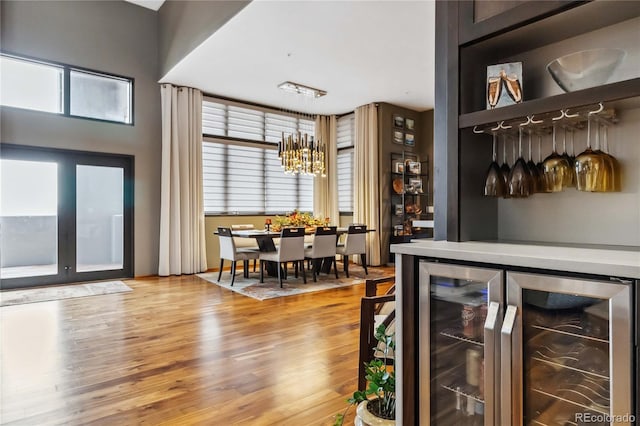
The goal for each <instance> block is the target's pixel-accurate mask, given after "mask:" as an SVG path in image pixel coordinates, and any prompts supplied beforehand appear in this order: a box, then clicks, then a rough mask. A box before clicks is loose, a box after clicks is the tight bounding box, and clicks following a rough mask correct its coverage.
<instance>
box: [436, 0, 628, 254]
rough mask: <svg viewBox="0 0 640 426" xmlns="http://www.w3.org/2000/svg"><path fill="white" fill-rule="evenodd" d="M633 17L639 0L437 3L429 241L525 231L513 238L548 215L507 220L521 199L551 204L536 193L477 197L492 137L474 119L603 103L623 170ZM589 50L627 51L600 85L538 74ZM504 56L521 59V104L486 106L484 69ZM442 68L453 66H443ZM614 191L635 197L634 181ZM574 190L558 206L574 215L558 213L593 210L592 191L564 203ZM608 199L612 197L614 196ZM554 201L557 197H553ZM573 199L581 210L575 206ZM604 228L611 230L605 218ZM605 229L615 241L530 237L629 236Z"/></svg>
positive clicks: (483, 121) (485, 121)
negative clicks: (563, 82)
mask: <svg viewBox="0 0 640 426" xmlns="http://www.w3.org/2000/svg"><path fill="white" fill-rule="evenodd" d="M639 18H640V2H629V1H603V0H594V1H588V2H585V1H548V2H544V3H540V2H534V1H525V2H500V1H468V2H444V3H442V4H438V5H437V7H436V21H437V22H442V23H446V25H444V24H443V25H439V26H437V34H438V36H437V37H438V38H439V39H440V40H442V42H441V43H438V45H437V46H436V57H437V58H439V60H438V61H437V64H436V75H437V78H438V80H439V81H440V82H441V84H439V85H438V87H437V88H436V108H435V132H434V136H435V138H434V140H435V144H436V145H435V158H434V163H435V164H441V165H443V166H442V169H441V172H440V173H439V174H438V175H436V176H437V177H438V179H436V180H434V185H435V188H434V205H435V206H436V211H435V215H434V217H435V223H436V229H435V230H434V238H435V239H446V240H450V241H466V240H497V239H501V238H506V239H510V240H529V239H531V238H532V237H531V235H530V234H527V233H526V232H522V233H521V234H522V235H520V234H518V232H517V229H520V230H524V229H525V228H527V229H529V230H531V233H533V232H534V231H533V230H534V229H536V227H538V228H539V229H544V227H545V224H544V222H549V221H550V220H551V219H550V218H549V217H544V215H540V214H538V215H537V216H536V217H535V219H536V220H537V222H534V223H532V222H531V221H529V222H527V225H526V226H525V225H523V224H521V223H518V220H517V217H515V216H516V215H517V214H518V213H515V212H516V211H518V209H520V208H521V205H522V204H523V203H529V205H535V206H538V208H537V210H538V211H545V212H550V211H552V210H553V209H552V208H550V207H551V206H547V205H546V204H545V203H551V202H550V201H548V200H549V198H548V197H547V198H545V197H544V196H538V195H536V196H535V197H533V200H534V201H529V200H525V201H521V202H520V203H519V204H517V203H516V202H515V201H511V200H497V199H491V198H489V197H483V194H482V182H483V181H484V179H485V176H486V172H487V168H488V166H489V164H490V163H491V153H492V150H491V146H492V144H491V137H490V136H489V135H486V134H476V133H474V132H473V131H472V129H473V128H474V127H476V126H477V127H478V128H482V127H484V128H486V127H488V126H495V125H496V124H497V123H500V122H508V121H509V120H517V119H520V118H527V117H531V116H536V115H543V114H548V113H552V112H559V111H561V110H563V111H564V110H567V109H572V108H573V109H576V108H581V107H586V106H589V105H597V104H599V103H602V104H604V108H605V109H613V110H615V111H616V115H620V116H622V117H623V119H622V120H620V122H619V124H618V125H617V128H618V130H616V132H617V138H616V140H615V142H614V143H615V144H618V145H617V146H618V147H619V148H618V151H617V153H616V154H617V155H627V156H629V155H630V157H627V158H624V157H620V158H618V160H619V161H620V163H621V164H622V167H623V168H625V167H627V164H635V162H637V161H638V159H637V158H635V157H636V155H637V149H635V148H620V147H621V146H622V145H623V144H627V145H628V144H629V135H628V133H631V134H633V133H635V131H634V130H625V127H627V126H628V128H632V127H633V126H634V124H633V123H631V124H630V122H629V121H625V119H624V118H627V117H625V115H626V116H629V115H631V116H632V117H636V116H637V113H636V112H635V111H636V110H637V109H638V108H640V72H639V71H638V68H637V67H635V68H634V67H633V65H631V64H632V63H633V61H637V60H638V57H639V56H640V46H638V45H637V43H635V42H634V41H633V40H634V37H635V39H637V25H635V22H636V21H637V20H638V19H639ZM613 40H616V42H613ZM619 41H620V42H619ZM620 43H622V44H623V46H621V45H620ZM598 47H623V48H624V49H625V50H626V52H627V55H626V57H625V59H624V60H623V63H622V64H621V67H620V68H621V70H620V72H619V73H618V74H616V75H615V78H612V79H610V82H608V83H606V84H603V85H600V86H596V87H591V88H587V89H584V90H578V91H574V92H567V93H563V92H562V91H561V89H560V88H559V87H558V86H557V85H556V84H555V83H554V82H553V80H552V78H551V76H550V75H549V73H548V72H547V70H546V64H548V63H549V62H550V61H552V60H554V59H556V58H558V57H560V56H562V55H564V54H567V53H571V52H575V51H579V50H586V49H591V48H598ZM509 62H521V63H522V83H523V85H522V88H523V98H524V101H523V102H521V103H518V104H515V105H510V106H505V107H501V108H495V109H487V106H486V103H487V101H486V84H487V83H486V78H487V77H486V75H487V67H488V66H490V65H494V64H500V63H509ZM451 70H459V72H457V73H452V72H451ZM627 112H630V113H629V114H626V113H627ZM634 120H635V118H634ZM585 135H586V130H584V131H583V132H582V135H580V137H578V138H576V140H577V141H578V148H577V152H576V155H577V154H578V153H579V152H581V151H582V150H584V147H585V142H586V136H585ZM545 143H546V144H547V146H546V147H545V146H544V145H545ZM550 146H551V140H550V138H549V139H548V141H547V142H545V141H543V148H544V149H543V153H542V158H545V157H546V156H547V155H549V154H550V153H551V149H550ZM510 147H511V145H509V148H510ZM513 150H515V148H511V149H509V163H511V162H512V159H511V153H512V151H513ZM499 152H501V151H499ZM616 154H614V155H616ZM501 161H502V158H501ZM629 170H631V169H629ZM626 176H627V179H628V182H634V181H635V179H636V175H635V174H629V173H627V174H626ZM623 191H627V192H628V191H631V192H634V193H635V194H636V196H637V186H636V185H635V184H633V183H629V184H628V185H627V186H626V187H625V188H623ZM574 192H575V190H574ZM577 197H578V196H576V195H573V193H569V195H567V196H566V197H565V198H564V199H563V201H561V202H562V203H564V204H565V205H566V204H568V203H569V201H568V198H571V199H572V206H571V209H572V208H573V206H575V208H576V211H575V212H574V211H572V210H571V209H569V210H566V208H565V210H564V211H565V212H566V216H569V217H577V218H578V219H580V218H582V217H584V214H583V212H585V211H586V212H594V211H595V210H596V205H595V203H596V202H597V201H595V200H597V199H598V197H597V196H592V197H590V200H591V201H583V199H580V200H579V201H573V199H575V198H577ZM609 198H610V200H612V199H614V198H615V196H613V197H609ZM559 199H560V197H559V196H556V197H555V198H554V200H559ZM610 200H609V203H611V201H610ZM621 201H622V203H623V205H622V206H621V210H622V211H629V209H627V208H625V206H626V205H625V204H624V200H621ZM542 204H545V206H544V208H543V207H540V206H541V205H542ZM580 205H581V207H582V208H580V207H578V206H580ZM610 205H611V204H610ZM528 210H529V211H533V210H535V208H530V209H528ZM509 212H514V213H513V216H510V215H509V214H505V213H509ZM524 216H525V215H520V217H524ZM529 219H531V217H529ZM589 220H593V219H591V218H589V219H587V218H585V219H584V221H585V223H586V222H588V221H589ZM630 222H631V218H630V217H629V219H628V220H627V221H626V223H627V225H622V224H621V225H620V226H621V227H622V226H627V227H628V223H630ZM611 227H612V228H615V226H614V225H613V224H612V225H611ZM565 229H567V227H565ZM612 234H617V235H618V236H617V238H611V239H609V238H607V236H606V235H607V234H605V233H603V234H602V236H599V237H598V238H595V237H593V238H588V237H587V236H586V235H582V236H580V235H579V234H575V233H574V234H572V235H570V234H569V233H568V232H567V234H566V236H567V237H569V236H574V237H573V238H572V239H567V240H560V241H556V240H554V239H553V237H548V236H547V237H541V236H540V235H536V236H535V237H537V238H534V239H535V240H536V241H542V242H554V243H557V242H563V241H566V242H568V243H573V244H609V245H612V244H613V245H615V244H621V245H629V243H628V242H627V241H628V240H629V239H628V238H627V239H625V238H624V236H623V233H622V232H616V230H615V229H612V232H610V233H608V235H612ZM627 235H628V234H627ZM583 237H584V238H583ZM549 238H551V239H549ZM561 238H564V236H563V237H561ZM618 241H622V242H618Z"/></svg>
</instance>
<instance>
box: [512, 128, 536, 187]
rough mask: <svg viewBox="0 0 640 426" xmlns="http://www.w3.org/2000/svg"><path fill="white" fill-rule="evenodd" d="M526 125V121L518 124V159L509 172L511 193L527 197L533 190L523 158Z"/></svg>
mask: <svg viewBox="0 0 640 426" xmlns="http://www.w3.org/2000/svg"><path fill="white" fill-rule="evenodd" d="M527 123H529V121H527ZM524 125H526V123H525V124H520V125H519V126H518V159H517V160H516V161H515V162H514V165H513V168H512V169H511V173H510V174H509V195H511V196H512V197H514V198H526V197H528V196H529V194H530V192H531V175H530V174H529V168H528V167H527V162H526V161H524V158H522V127H523V126H524ZM514 152H515V149H514Z"/></svg>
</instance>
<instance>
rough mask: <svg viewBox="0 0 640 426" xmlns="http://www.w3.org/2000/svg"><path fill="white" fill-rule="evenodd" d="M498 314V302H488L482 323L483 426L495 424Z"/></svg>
mask: <svg viewBox="0 0 640 426" xmlns="http://www.w3.org/2000/svg"><path fill="white" fill-rule="evenodd" d="M499 313H500V304H499V303H498V302H490V303H489V308H488V309H487V319H486V321H485V322H484V377H481V379H482V380H484V424H485V426H494V425H496V424H498V423H497V422H496V410H498V407H497V405H496V403H497V402H498V401H499V398H496V395H495V394H494V392H495V389H496V376H495V374H496V371H497V369H496V365H495V364H496V362H499V358H498V356H497V355H498V354H497V353H496V350H495V348H496V327H497V326H498V314H499Z"/></svg>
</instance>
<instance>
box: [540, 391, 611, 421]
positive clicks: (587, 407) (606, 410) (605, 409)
mask: <svg viewBox="0 0 640 426" xmlns="http://www.w3.org/2000/svg"><path fill="white" fill-rule="evenodd" d="M532 391H533V392H536V393H538V394H541V395H544V396H547V397H549V398H552V399H554V400H556V401H562V402H565V403H567V404H570V405H572V406H575V407H578V408H581V409H584V410H589V411H595V412H597V413H600V414H605V415H608V414H610V413H609V407H604V406H600V405H597V404H593V405H586V404H581V403H579V402H577V401H573V400H571V399H568V398H563V397H561V396H558V395H554V394H551V393H548V392H544V391H542V390H539V389H532Z"/></svg>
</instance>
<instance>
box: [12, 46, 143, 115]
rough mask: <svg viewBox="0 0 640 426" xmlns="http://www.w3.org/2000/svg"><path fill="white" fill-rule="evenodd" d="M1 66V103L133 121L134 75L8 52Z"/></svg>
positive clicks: (64, 113) (68, 113)
mask: <svg viewBox="0 0 640 426" xmlns="http://www.w3.org/2000/svg"><path fill="white" fill-rule="evenodd" d="M0 68H2V73H1V77H0V82H1V84H0V105H3V106H10V107H15V108H24V109H30V110H35V111H43V112H51V113H56V114H63V115H65V116H70V117H82V118H90V119H96V120H102V121H112V122H116V123H124V124H132V123H133V114H132V110H133V80H132V79H129V78H124V77H118V76H114V75H109V74H103V73H98V72H94V71H89V70H84V69H79V68H76V67H70V66H68V65H63V64H53V63H48V62H43V61H37V60H32V59H26V58H20V57H17V56H10V55H6V54H2V55H0Z"/></svg>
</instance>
